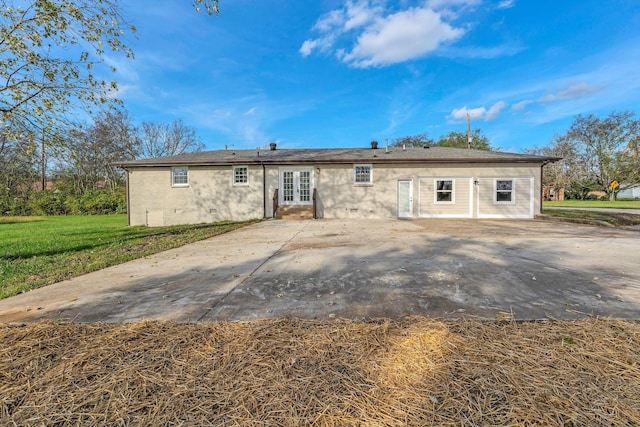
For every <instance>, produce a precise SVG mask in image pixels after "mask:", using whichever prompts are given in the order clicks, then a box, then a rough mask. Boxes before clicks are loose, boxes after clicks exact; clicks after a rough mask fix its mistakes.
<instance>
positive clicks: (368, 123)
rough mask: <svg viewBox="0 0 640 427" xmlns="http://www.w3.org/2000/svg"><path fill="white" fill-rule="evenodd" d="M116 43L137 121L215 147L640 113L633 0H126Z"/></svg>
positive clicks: (564, 122)
mask: <svg viewBox="0 0 640 427" xmlns="http://www.w3.org/2000/svg"><path fill="white" fill-rule="evenodd" d="M124 13H125V15H126V16H127V17H128V18H129V19H130V21H131V23H132V24H134V25H135V26H136V27H137V30H138V32H137V36H136V38H135V39H131V40H130V43H131V45H132V46H133V47H134V49H135V52H136V58H135V59H134V60H133V61H131V60H125V59H122V58H118V57H116V56H113V55H110V56H109V57H108V58H107V59H108V61H109V62H110V63H111V64H112V65H115V66H116V67H117V68H118V72H117V73H116V79H117V80H118V82H119V84H120V93H119V97H120V98H121V99H122V100H123V101H124V103H125V107H126V108H127V110H128V111H129V112H130V113H131V114H132V116H133V117H134V119H136V120H137V121H163V122H168V121H173V120H175V119H182V120H183V121H184V122H185V123H186V124H187V125H189V126H192V127H194V128H195V129H196V130H197V132H198V135H199V136H200V137H201V138H202V140H203V142H204V143H205V144H206V145H207V148H208V149H221V148H224V146H225V145H233V146H234V147H235V148H256V147H261V146H265V145H267V144H268V143H269V142H272V141H275V142H277V143H278V146H279V147H282V148H324V147H359V146H362V147H365V146H368V144H369V141H371V140H373V139H375V140H378V141H380V142H384V141H385V139H386V138H388V139H389V140H392V139H393V138H396V137H400V136H406V135H413V134H417V133H421V132H427V133H428V134H429V136H431V137H432V138H436V139H437V138H438V137H439V136H441V135H443V134H446V133H448V132H450V131H452V130H456V131H461V132H465V131H466V126H467V124H466V115H467V113H469V115H470V116H471V122H472V123H471V125H472V128H481V129H482V131H483V133H484V134H485V135H487V136H488V137H489V139H490V141H491V142H492V144H493V145H494V146H498V147H500V148H501V149H503V150H505V151H513V152H520V151H522V150H525V149H527V148H531V147H534V146H543V145H545V144H547V143H548V142H549V140H550V139H551V138H552V137H553V135H554V133H562V132H564V131H565V130H566V129H567V128H568V126H569V124H570V123H571V121H572V119H573V117H574V116H575V115H577V114H595V115H602V116H604V115H606V114H608V113H610V112H611V111H613V110H627V109H629V110H632V111H636V112H637V113H639V114H640V109H637V106H638V105H640V3H638V1H637V0H609V1H606V2H603V1H602V0H598V1H594V0H582V1H574V0H567V1H564V0H561V1H558V0H556V1H546V0H535V1H534V0H526V1H525V0H450V1H446V0H427V1H411V0H400V1H375V0H362V1H360V0H350V1H342V0H340V1H338V0H316V1H302V0H296V1H293V0H290V1H284V0H270V1H266V0H220V15H219V16H217V17H215V16H212V17H210V16H207V15H206V14H205V13H196V12H195V11H194V9H193V8H192V7H191V2H190V1H189V0H137V1H136V2H129V4H128V5H126V6H125V11H124Z"/></svg>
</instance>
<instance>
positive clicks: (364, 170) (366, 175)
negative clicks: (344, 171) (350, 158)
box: [353, 165, 373, 185]
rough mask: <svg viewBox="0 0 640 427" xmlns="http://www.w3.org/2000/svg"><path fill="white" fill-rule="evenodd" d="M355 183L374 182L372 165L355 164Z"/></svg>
mask: <svg viewBox="0 0 640 427" xmlns="http://www.w3.org/2000/svg"><path fill="white" fill-rule="evenodd" d="M353 175H354V183H356V184H361V185H362V184H372V183H373V174H372V173H371V165H355V166H354V167H353Z"/></svg>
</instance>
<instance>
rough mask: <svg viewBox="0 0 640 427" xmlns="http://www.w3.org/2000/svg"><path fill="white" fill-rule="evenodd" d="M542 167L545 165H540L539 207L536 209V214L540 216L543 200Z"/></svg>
mask: <svg viewBox="0 0 640 427" xmlns="http://www.w3.org/2000/svg"><path fill="white" fill-rule="evenodd" d="M544 165H546V163H542V165H540V205H539V207H538V211H539V212H538V214H540V215H542V201H543V200H542V199H543V198H544V182H542V177H543V176H544V174H543V173H542V169H543V168H544Z"/></svg>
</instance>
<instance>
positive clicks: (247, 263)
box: [0, 220, 640, 322]
mask: <svg viewBox="0 0 640 427" xmlns="http://www.w3.org/2000/svg"><path fill="white" fill-rule="evenodd" d="M265 224H266V225H265ZM299 225H300V224H299ZM266 226H269V227H273V229H272V232H275V233H277V232H278V230H279V227H287V224H286V222H275V221H271V222H267V223H261V224H256V225H255V226H252V227H248V228H245V229H243V230H239V231H238V232H236V233H235V236H236V238H237V239H239V240H240V241H243V239H246V245H247V247H246V248H247V250H246V251H245V252H244V253H243V254H242V255H238V254H234V253H232V252H230V253H228V255H229V256H228V258H227V261H226V262H224V263H218V264H214V263H211V264H206V263H204V264H202V265H197V266H193V267H192V268H190V269H189V270H185V271H181V272H177V273H175V274H166V275H154V274H153V257H149V259H146V260H144V261H143V262H146V263H147V265H145V266H140V267H139V268H140V269H141V271H145V272H146V274H145V275H144V277H137V278H135V279H131V280H128V281H127V283H123V284H122V285H116V286H111V287H109V288H107V289H105V290H102V291H100V290H98V291H96V295H95V298H93V300H92V301H91V302H88V303H84V302H83V300H82V299H78V300H77V301H69V302H68V303H65V304H62V305H61V306H60V307H58V308H57V309H56V310H53V311H47V312H42V313H39V312H38V311H37V309H36V308H34V312H33V313H32V314H31V317H30V319H29V320H30V321H31V320H38V319H41V318H54V319H62V320H66V321H76V322H90V321H106V322H121V321H137V320H141V319H143V318H150V319H161V320H175V321H181V322H193V321H199V320H252V319H259V318H270V317H281V316H296V317H302V318H318V319H325V318H334V317H345V318H376V317H391V318H399V317H402V316H406V315H418V314H419V315H427V316H432V317H436V318H462V317H465V318H479V319H492V320H493V319H496V318H497V319H502V318H511V317H512V316H513V318H515V319H542V318H556V319H575V318H584V317H586V316H601V317H613V318H629V319H637V318H640V292H639V291H640V266H639V265H638V263H637V249H638V243H637V241H638V240H637V237H638V236H637V234H634V233H630V232H629V233H625V232H618V231H616V230H609V229H607V230H606V231H603V232H601V230H600V229H597V228H595V227H585V226H573V225H566V224H555V223H541V222H536V221H477V220H476V221H459V222H457V221H450V220H449V221H439V220H438V221H434V220H429V221H426V220H425V221H368V222H367V221H362V220H360V221H351V220H344V221H342V220H329V221H309V222H307V223H306V224H303V225H302V226H301V231H300V232H298V233H297V234H296V235H295V237H294V238H292V239H291V240H289V241H288V242H287V243H285V244H284V245H282V246H281V247H280V248H279V249H275V250H273V251H272V252H271V255H270V256H267V257H261V256H258V255H255V254H253V255H252V253H251V245H257V244H260V242H259V241H257V242H256V241H252V240H251V236H252V230H255V229H254V227H266ZM214 239H215V238H214ZM214 241H215V240H214ZM216 249H217V250H219V251H221V252H225V251H227V249H228V248H226V247H225V246H224V245H220V246H219V247H217V248H216ZM141 262H142V261H141ZM0 321H1V317H0Z"/></svg>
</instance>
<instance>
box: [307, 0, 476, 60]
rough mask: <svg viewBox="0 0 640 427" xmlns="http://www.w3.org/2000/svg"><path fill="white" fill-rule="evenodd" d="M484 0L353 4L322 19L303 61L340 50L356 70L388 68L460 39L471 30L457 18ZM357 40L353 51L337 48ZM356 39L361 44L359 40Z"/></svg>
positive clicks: (365, 1)
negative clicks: (410, 4) (407, 5)
mask: <svg viewBox="0 0 640 427" xmlns="http://www.w3.org/2000/svg"><path fill="white" fill-rule="evenodd" d="M479 3H480V0H446V1H445V0H430V1H427V2H425V3H423V5H422V6H420V7H410V8H405V9H401V10H397V9H395V10H393V9H390V8H388V7H387V8H386V7H385V2H384V1H383V0H358V1H351V0H349V1H347V2H346V3H345V5H344V7H343V8H341V9H336V10H332V11H330V12H328V13H326V14H324V15H322V16H321V17H320V18H319V19H318V21H316V23H315V25H314V26H313V30H314V31H317V32H319V33H320V34H319V36H318V37H316V38H310V39H307V40H305V41H304V42H303V43H302V46H301V47H300V49H299V52H300V54H301V55H302V56H303V57H306V56H309V55H310V54H311V53H312V52H313V51H320V52H323V53H327V52H330V51H332V50H333V51H334V53H335V55H336V57H337V58H339V59H340V60H342V61H344V62H346V63H347V64H349V65H351V66H353V67H359V68H365V67H373V66H386V65H391V64H395V63H399V62H404V61H408V60H411V59H415V58H419V57H422V56H424V55H427V54H428V53H431V52H435V51H438V50H439V49H441V48H442V47H443V46H445V45H446V44H448V43H451V42H454V41H456V40H458V39H460V38H461V37H462V36H463V35H464V34H465V32H466V29H465V27H464V26H462V25H454V24H452V23H451V22H450V20H451V19H453V18H455V17H456V16H457V12H458V11H459V10H463V9H465V8H468V7H473V6H475V5H476V4H479ZM346 40H351V42H350V43H352V45H351V46H350V47H349V46H347V47H344V46H335V45H336V43H337V42H338V41H343V42H345V41H346ZM353 40H355V42H354V41H353Z"/></svg>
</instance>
